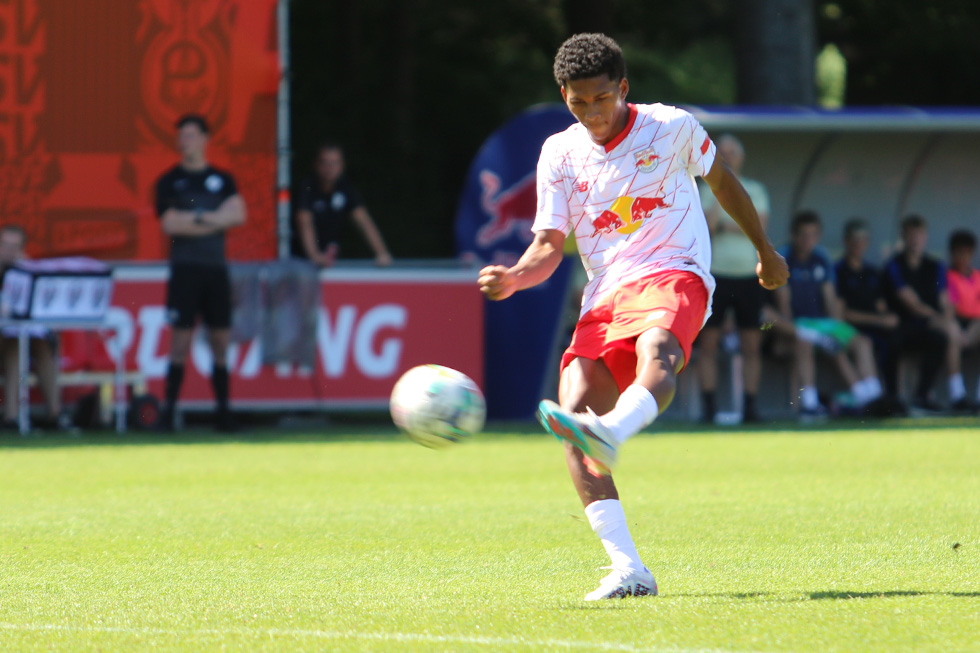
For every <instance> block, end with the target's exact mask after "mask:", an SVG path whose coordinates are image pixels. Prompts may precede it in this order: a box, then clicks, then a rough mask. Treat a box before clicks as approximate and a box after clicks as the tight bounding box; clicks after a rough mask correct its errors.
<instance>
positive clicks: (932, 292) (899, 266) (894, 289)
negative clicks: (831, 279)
mask: <svg viewBox="0 0 980 653" xmlns="http://www.w3.org/2000/svg"><path fill="white" fill-rule="evenodd" d="M928 242H929V229H928V225H927V224H926V220H925V218H923V217H922V216H921V215H916V214H913V215H909V216H907V217H906V218H905V219H903V220H902V244H903V248H902V250H901V251H900V252H899V253H898V254H896V255H895V256H893V257H892V258H891V260H890V261H888V263H887V264H886V265H885V270H884V273H883V275H882V280H883V288H884V290H885V297H886V298H887V299H888V302H889V304H890V305H891V307H892V309H893V310H894V311H895V312H896V313H898V317H899V320H900V323H899V330H900V332H901V334H902V339H901V342H902V351H903V352H906V351H919V352H921V353H922V365H921V368H920V370H919V381H918V383H917V384H916V390H915V398H914V399H913V400H912V407H913V408H914V409H916V410H918V411H921V412H925V413H937V412H941V410H942V409H941V408H940V406H939V405H938V404H936V403H935V402H934V401H933V400H932V399H931V398H930V397H929V392H930V389H931V387H932V384H933V381H934V380H935V378H936V376H937V375H938V374H939V371H940V369H941V368H942V365H943V362H944V361H943V358H945V363H946V372H947V374H948V375H949V376H948V378H947V382H948V384H949V385H948V389H949V401H950V409H951V410H952V411H953V412H972V410H973V402H971V401H970V400H969V398H968V397H967V394H966V386H965V384H964V382H963V375H962V374H961V372H960V338H959V330H958V328H957V324H956V313H955V310H954V308H953V304H952V302H950V300H949V293H948V292H947V288H946V265H945V264H944V263H943V262H942V261H940V260H939V259H937V258H935V257H933V256H931V255H930V254H928V253H927V252H926V244H927V243H928ZM939 351H943V352H945V355H944V357H942V358H941V357H940V356H937V355H936V353H937V352H939Z"/></svg>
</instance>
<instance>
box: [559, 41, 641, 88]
mask: <svg viewBox="0 0 980 653" xmlns="http://www.w3.org/2000/svg"><path fill="white" fill-rule="evenodd" d="M554 73H555V81H556V82H558V85H559V86H561V87H562V88H565V85H566V84H567V83H568V82H569V80H572V81H574V80H576V79H586V78H588V77H596V76H598V75H602V74H603V73H605V74H606V75H608V76H609V79H611V80H613V81H616V82H618V81H619V80H621V79H623V78H624V77H626V59H625V58H624V57H623V51H622V50H621V49H620V47H619V44H618V43H616V42H615V41H614V40H612V39H611V38H609V37H608V36H606V35H605V34H576V35H575V36H573V37H571V38H569V39H568V40H567V41H565V42H564V43H562V44H561V47H560V48H558V53H557V54H556V55H555V66H554Z"/></svg>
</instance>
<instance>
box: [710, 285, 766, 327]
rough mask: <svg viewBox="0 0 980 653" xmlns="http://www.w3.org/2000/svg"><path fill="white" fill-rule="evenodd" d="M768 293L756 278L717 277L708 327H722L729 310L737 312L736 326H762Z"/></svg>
mask: <svg viewBox="0 0 980 653" xmlns="http://www.w3.org/2000/svg"><path fill="white" fill-rule="evenodd" d="M765 301H766V291H765V289H764V288H763V287H762V286H760V285H759V280H758V279H757V278H756V277H715V294H714V297H713V298H712V300H711V317H709V318H708V321H707V322H706V323H705V326H706V327H720V326H721V325H722V323H723V322H724V321H725V314H726V313H727V312H728V310H729V309H731V310H733V311H735V326H736V327H738V328H739V329H756V328H758V327H760V326H762V306H763V304H764V303H765Z"/></svg>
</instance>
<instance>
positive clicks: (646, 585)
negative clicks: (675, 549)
mask: <svg viewBox="0 0 980 653" xmlns="http://www.w3.org/2000/svg"><path fill="white" fill-rule="evenodd" d="M603 569H611V567H603ZM656 595H657V581H656V580H654V579H653V574H651V573H650V570H649V569H647V568H646V567H644V568H643V569H641V570H639V571H634V570H632V569H613V570H612V573H611V574H609V575H608V576H606V577H605V578H603V579H602V582H601V583H599V587H598V588H597V589H595V590H593V591H591V592H589V593H588V594H586V595H585V600H586V601H602V600H603V599H625V598H626V597H627V596H656Z"/></svg>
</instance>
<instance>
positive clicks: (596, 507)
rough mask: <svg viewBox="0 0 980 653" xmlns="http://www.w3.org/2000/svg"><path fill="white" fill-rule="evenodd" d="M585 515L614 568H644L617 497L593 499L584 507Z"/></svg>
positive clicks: (637, 569) (635, 569)
mask: <svg viewBox="0 0 980 653" xmlns="http://www.w3.org/2000/svg"><path fill="white" fill-rule="evenodd" d="M585 516H586V517H588V519H589V525H590V526H591V527H592V530H593V532H595V534H596V535H598V536H599V540H600V541H601V542H602V546H603V547H605V549H606V553H608V554H609V559H610V560H611V561H612V566H613V568H614V569H631V570H633V571H639V570H641V569H644V566H643V562H642V561H641V560H640V554H639V553H637V552H636V545H635V544H633V538H632V537H630V529H629V527H628V526H627V525H626V514H625V513H624V512H623V504H621V503H620V502H619V499H603V500H601V501H593V502H592V503H590V504H589V505H587V506H586V507H585Z"/></svg>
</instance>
